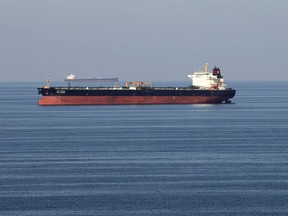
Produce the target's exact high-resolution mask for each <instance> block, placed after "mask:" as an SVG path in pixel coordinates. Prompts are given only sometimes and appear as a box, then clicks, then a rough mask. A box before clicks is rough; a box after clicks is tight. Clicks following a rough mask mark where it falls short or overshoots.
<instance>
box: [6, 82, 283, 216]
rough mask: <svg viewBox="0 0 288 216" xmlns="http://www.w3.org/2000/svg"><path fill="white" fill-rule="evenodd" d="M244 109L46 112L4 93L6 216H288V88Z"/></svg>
mask: <svg viewBox="0 0 288 216" xmlns="http://www.w3.org/2000/svg"><path fill="white" fill-rule="evenodd" d="M230 85H231V86H233V87H236V88H237V96H236V97H235V98H234V99H233V102H234V104H221V105H144V106H134V105H133V106H62V107H40V106H38V105H37V100H38V98H39V96H38V95H37V89H36V87H37V86H38V84H37V83H36V84H35V83H17V84H16V83H0V215H24V216H26V215H27V216H34V215H41V216H45V215H60V216H64V215H65V216H68V215H69V216H70V215H136V216H139V215H287V213H288V82H256V83H254V82H235V83H230Z"/></svg>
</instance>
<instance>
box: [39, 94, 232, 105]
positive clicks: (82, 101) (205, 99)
mask: <svg viewBox="0 0 288 216" xmlns="http://www.w3.org/2000/svg"><path fill="white" fill-rule="evenodd" d="M228 99H229V98H227V97H220V96H43V97H42V98H41V99H40V100H39V105H43V106H45V105H113V104H114V105H116V104H125V105H129V104H208V103H222V102H223V101H226V100H228Z"/></svg>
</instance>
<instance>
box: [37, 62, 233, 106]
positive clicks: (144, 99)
mask: <svg viewBox="0 0 288 216" xmlns="http://www.w3.org/2000/svg"><path fill="white" fill-rule="evenodd" d="M188 77H189V78H191V79H192V85H191V86H189V87H152V83H151V82H126V84H125V86H118V81H119V79H118V78H96V79H95V78H94V79H76V78H75V75H73V74H68V76H67V78H66V79H65V81H66V82H68V86H67V87H52V86H51V83H50V79H47V84H46V86H43V87H39V88H38V93H39V94H40V95H42V96H41V98H40V99H39V102H38V104H39V105H44V106H45V105H112V104H115V105H117V104H118V105H120V104H213V103H231V101H230V99H231V98H233V97H234V96H235V94H236V90H235V89H232V88H227V86H226V84H225V82H224V78H223V76H222V75H221V71H220V69H219V67H214V69H213V70H212V71H211V72H209V71H208V64H205V66H204V70H202V71H198V72H194V74H192V75H188ZM90 81H93V82H115V85H114V87H73V86H72V85H71V83H74V82H90Z"/></svg>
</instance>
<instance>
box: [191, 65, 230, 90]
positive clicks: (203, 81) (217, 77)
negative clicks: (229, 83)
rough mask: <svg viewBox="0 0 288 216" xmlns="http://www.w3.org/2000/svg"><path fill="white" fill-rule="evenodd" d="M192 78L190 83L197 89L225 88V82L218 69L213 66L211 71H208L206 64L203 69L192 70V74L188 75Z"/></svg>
mask: <svg viewBox="0 0 288 216" xmlns="http://www.w3.org/2000/svg"><path fill="white" fill-rule="evenodd" d="M188 77H189V78H190V79H192V85H193V86H195V87H197V88H199V89H218V90H225V89H226V84H225V82H224V78H223V76H221V72H220V69H219V68H218V67H214V69H213V71H212V72H208V64H207V63H206V64H205V66H204V71H199V72H194V74H193V75H188Z"/></svg>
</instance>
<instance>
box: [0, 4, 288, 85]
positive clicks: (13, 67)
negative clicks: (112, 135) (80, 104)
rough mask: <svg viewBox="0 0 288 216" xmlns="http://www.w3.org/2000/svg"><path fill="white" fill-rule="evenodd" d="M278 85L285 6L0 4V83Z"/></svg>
mask: <svg viewBox="0 0 288 216" xmlns="http://www.w3.org/2000/svg"><path fill="white" fill-rule="evenodd" d="M206 62H207V63H209V66H210V69H211V68H212V67H213V66H219V67H220V68H221V69H222V72H223V75H224V77H225V79H226V81H228V80H231V81H232V80H237V81H238V80H288V0H0V74H1V78H0V82H1V81H2V82H3V81H44V80H45V79H46V78H47V77H50V78H51V79H52V80H60V81H61V80H63V79H64V78H65V77H66V75H67V73H70V72H72V73H74V74H75V75H76V76H77V77H78V78H90V77H99V76H100V77H119V78H120V80H122V81H138V80H143V81H160V80H163V81H172V80H177V81H186V80H187V79H188V80H189V78H187V74H191V73H193V71H195V70H198V69H202V67H203V65H204V63H206Z"/></svg>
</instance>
